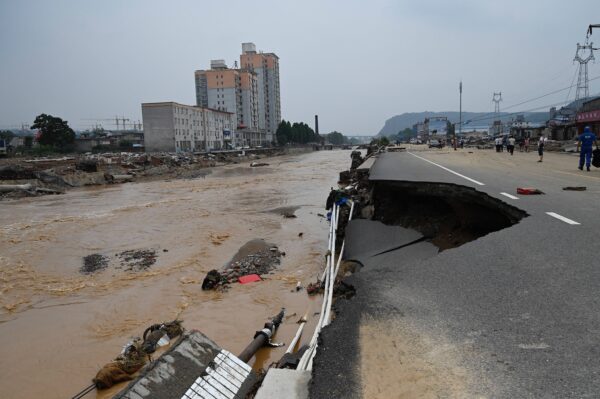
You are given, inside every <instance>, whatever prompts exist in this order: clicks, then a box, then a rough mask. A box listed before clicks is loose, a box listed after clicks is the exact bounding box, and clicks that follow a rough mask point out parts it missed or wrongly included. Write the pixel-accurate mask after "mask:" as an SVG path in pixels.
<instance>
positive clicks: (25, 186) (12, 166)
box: [0, 148, 286, 199]
mask: <svg viewBox="0 0 600 399" xmlns="http://www.w3.org/2000/svg"><path fill="white" fill-rule="evenodd" d="M284 153H286V149H281V148H269V149H261V151H260V152H258V151H257V152H250V151H241V152H240V151H224V152H218V153H202V154H191V153H185V154H184V153H131V152H121V153H102V154H92V153H87V154H83V155H77V156H69V157H59V158H35V159H22V158H6V159H0V199H4V198H21V197H28V196H36V195H46V194H62V193H64V192H65V191H66V190H68V189H70V188H74V187H83V186H90V185H104V184H117V183H126V182H130V181H143V180H149V179H153V178H159V177H160V178H165V177H166V178H182V179H193V178H198V177H204V176H206V175H207V174H209V173H210V169H208V168H211V167H214V166H219V165H227V164H232V163H234V164H237V163H240V162H248V161H252V164H251V166H266V165H268V164H267V163H264V162H256V160H259V159H261V158H264V157H268V156H276V155H282V154H284Z"/></svg>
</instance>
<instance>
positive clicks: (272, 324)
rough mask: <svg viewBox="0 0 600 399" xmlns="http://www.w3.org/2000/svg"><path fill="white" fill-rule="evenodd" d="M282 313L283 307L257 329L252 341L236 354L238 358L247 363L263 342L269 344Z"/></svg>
mask: <svg viewBox="0 0 600 399" xmlns="http://www.w3.org/2000/svg"><path fill="white" fill-rule="evenodd" d="M284 314H285V309H281V312H279V313H278V314H277V315H276V316H275V317H273V319H272V320H271V321H268V322H266V323H265V326H264V327H263V329H262V330H260V331H257V332H256V334H254V339H253V340H252V342H250V344H249V345H248V346H247V347H246V349H244V350H243V351H242V353H240V354H239V355H238V358H239V359H240V360H241V361H242V362H245V363H248V360H250V359H252V356H254V354H255V353H256V352H257V351H258V350H259V349H260V348H262V347H263V346H264V345H265V344H269V343H270V342H271V337H273V335H274V334H275V331H277V328H278V327H279V325H280V324H281V322H282V321H283V316H284Z"/></svg>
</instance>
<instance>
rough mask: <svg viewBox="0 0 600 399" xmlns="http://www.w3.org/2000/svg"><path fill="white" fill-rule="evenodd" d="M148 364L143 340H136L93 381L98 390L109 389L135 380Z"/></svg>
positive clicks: (103, 368) (106, 365)
mask: <svg viewBox="0 0 600 399" xmlns="http://www.w3.org/2000/svg"><path fill="white" fill-rule="evenodd" d="M145 363H146V354H145V353H144V351H143V350H142V340H141V339H140V338H135V339H134V340H133V341H132V342H131V343H129V344H128V345H127V346H126V347H125V349H124V350H123V352H122V353H121V354H120V355H119V356H117V357H116V358H115V360H113V361H112V362H110V363H107V364H105V365H104V367H102V368H101V369H100V371H98V374H96V377H94V379H93V380H92V381H93V383H94V385H95V386H96V388H98V389H108V388H110V387H112V386H113V385H115V384H118V383H120V382H123V381H129V380H131V379H133V376H132V375H133V374H134V373H135V372H136V371H138V370H139V369H141V368H142V367H143V366H144V364H145Z"/></svg>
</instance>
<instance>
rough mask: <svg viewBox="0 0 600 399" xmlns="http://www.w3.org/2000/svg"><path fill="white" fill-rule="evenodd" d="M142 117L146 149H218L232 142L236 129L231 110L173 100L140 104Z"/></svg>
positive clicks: (189, 150) (180, 150)
mask: <svg viewBox="0 0 600 399" xmlns="http://www.w3.org/2000/svg"><path fill="white" fill-rule="evenodd" d="M142 118H143V121H144V139H145V147H146V151H174V152H193V151H210V150H220V149H223V148H227V147H228V146H230V145H231V144H230V143H231V142H232V132H233V131H234V128H235V114H233V113H231V112H226V111H222V110H216V109H211V108H203V107H198V106H193V105H184V104H179V103H176V102H172V101H171V102H158V103H143V104H142ZM233 144H235V143H233Z"/></svg>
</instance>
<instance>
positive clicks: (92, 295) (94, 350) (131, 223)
mask: <svg viewBox="0 0 600 399" xmlns="http://www.w3.org/2000/svg"><path fill="white" fill-rule="evenodd" d="M269 163H270V166H266V167H260V168H250V167H249V166H248V163H245V164H239V165H230V166H225V167H219V168H214V169H212V173H210V174H209V175H208V176H206V177H205V178H198V179H193V180H172V181H154V182H147V183H129V184H123V185H116V186H111V187H102V188H86V189H77V190H72V191H69V192H68V193H67V194H65V195H61V196H45V197H38V198H26V199H21V200H18V201H6V202H2V204H1V206H0V220H1V221H2V223H1V226H0V341H1V342H2V344H1V348H2V350H1V351H0V354H1V357H0V359H1V360H0V397H2V398H32V397H45V398H65V397H71V396H73V395H74V394H75V393H77V392H79V391H80V390H81V389H83V388H84V387H86V386H87V385H89V384H90V382H91V379H92V378H93V377H94V375H95V374H96V372H97V371H98V369H99V368H100V367H101V366H102V365H103V364H105V363H106V362H108V361H110V360H111V359H113V358H114V357H115V356H116V355H117V354H118V353H119V352H120V350H121V347H122V346H123V345H124V344H125V343H126V342H127V341H128V340H129V339H130V338H131V337H133V336H141V334H142V332H143V331H144V329H145V328H146V327H147V326H149V325H150V324H153V323H157V322H161V321H167V320H172V319H174V318H176V317H178V318H181V319H183V320H184V326H185V327H186V328H187V329H192V328H194V329H198V330H200V331H202V332H203V333H205V334H206V335H208V336H209V337H210V338H212V339H213V340H214V341H216V342H217V343H218V344H219V345H220V346H222V347H224V348H226V349H228V350H230V351H232V352H234V353H239V352H240V351H241V350H242V349H243V348H244V347H245V346H246V345H247V344H248V343H249V341H250V340H251V339H252V336H253V335H254V332H255V331H256V330H257V329H260V328H261V327H262V325H263V323H264V322H265V321H266V320H267V318H268V317H269V316H272V315H275V314H276V313H277V312H278V311H279V310H280V308H281V307H285V308H286V309H287V315H292V316H291V317H290V316H288V317H287V318H286V320H285V321H284V323H283V324H282V326H281V327H280V329H279V333H278V334H277V337H276V340H277V341H283V342H289V341H290V340H291V338H292V337H293V335H294V333H295V331H296V328H297V325H296V324H295V322H296V321H297V319H299V318H300V317H301V316H302V314H304V313H305V312H306V311H307V310H308V312H309V316H310V317H309V324H308V325H307V329H306V330H305V331H307V333H305V335H304V337H303V338H304V340H309V339H310V335H311V334H312V330H313V328H314V325H315V323H316V321H317V318H318V316H313V314H314V312H318V311H319V307H320V305H319V304H320V301H321V298H320V297H315V298H309V297H308V296H307V294H306V291H305V290H302V291H300V292H296V291H295V290H294V288H295V286H296V283H297V281H300V282H302V284H303V285H304V286H306V284H308V283H309V282H310V281H313V280H315V279H316V276H317V275H319V273H320V271H321V270H322V268H323V260H324V253H325V248H326V246H327V222H326V220H325V219H324V218H323V217H321V216H319V215H318V214H319V213H321V214H323V213H325V212H324V210H323V207H324V202H325V198H326V196H327V193H328V190H329V188H330V187H331V186H332V185H334V184H335V182H336V181H337V177H338V172H339V171H340V170H343V169H346V168H347V167H348V166H349V164H350V151H326V152H325V151H324V152H314V153H308V154H302V155H293V156H283V157H275V158H271V159H270V160H269ZM281 209H285V210H286V212H289V211H290V210H291V211H292V212H294V213H295V215H296V216H297V217H296V218H293V217H284V215H283V214H282V212H281ZM284 213H285V212H284ZM288 216H289V215H288ZM301 232H302V233H304V234H303V235H302V236H301V237H299V233H301ZM257 238H261V239H264V240H265V241H267V242H270V243H273V244H275V245H277V246H278V247H279V249H280V250H281V251H285V252H286V256H285V257H283V258H282V261H281V265H280V266H279V267H278V268H277V269H276V270H275V271H274V272H273V273H272V274H269V275H268V276H267V279H265V280H264V281H262V282H259V283H253V284H247V285H240V284H232V286H231V288H230V289H229V290H228V291H227V292H213V291H210V292H206V291H204V292H203V291H202V290H201V288H200V286H201V283H202V280H203V278H204V276H205V275H206V273H207V272H208V271H209V270H211V269H213V268H217V269H220V268H222V267H223V266H224V265H225V264H227V262H228V261H229V260H230V259H231V257H232V256H233V255H234V254H235V253H236V252H237V251H238V249H239V248H240V247H241V246H243V245H244V244H245V243H247V242H248V241H250V240H253V239H257ZM140 250H142V251H150V252H148V253H150V254H155V256H156V261H155V263H154V264H152V265H151V266H149V267H144V268H127V267H122V265H121V264H120V263H119V262H120V260H121V259H122V258H123V256H122V254H123V253H124V252H125V251H140ZM127 253H132V252H127ZM93 254H96V255H100V256H101V257H102V258H100V257H97V256H96V257H93V258H89V259H91V260H92V261H96V260H100V259H105V260H106V263H102V267H101V268H100V270H98V271H97V272H94V273H89V274H85V273H82V272H81V269H82V267H83V266H84V262H83V258H84V257H86V256H89V255H93ZM120 254H121V255H120ZM151 260H152V259H151ZM103 262H104V261H103ZM294 313H295V314H296V315H293V314H294ZM284 352H285V347H284V348H278V349H263V350H261V351H260V352H259V354H258V355H257V357H255V358H254V359H253V360H252V362H253V363H252V365H253V367H255V368H260V367H266V366H268V365H269V364H270V363H271V362H272V361H275V360H278V359H279V358H280V357H281V355H283V353H284ZM122 387H123V385H121V386H120V387H117V388H116V389H113V390H111V391H110V392H106V393H103V394H97V397H109V396H110V394H111V393H114V392H116V391H118V390H119V389H120V388H122ZM94 395H95V394H90V395H89V397H94Z"/></svg>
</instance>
